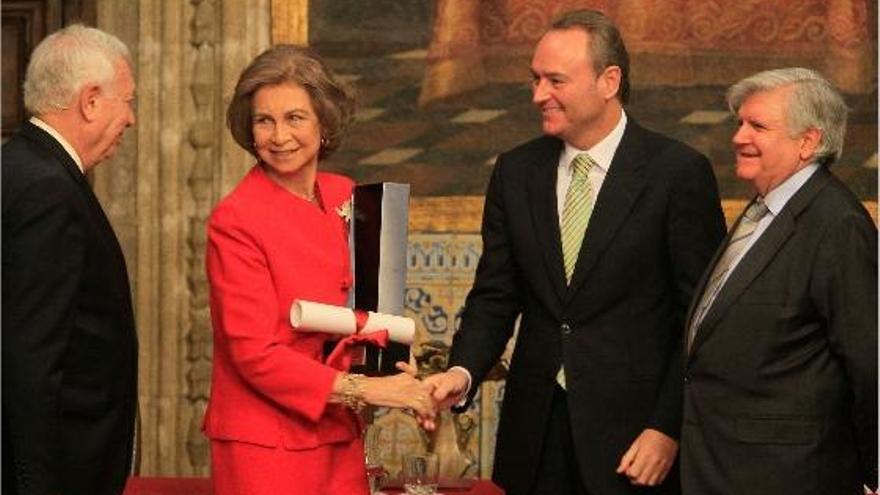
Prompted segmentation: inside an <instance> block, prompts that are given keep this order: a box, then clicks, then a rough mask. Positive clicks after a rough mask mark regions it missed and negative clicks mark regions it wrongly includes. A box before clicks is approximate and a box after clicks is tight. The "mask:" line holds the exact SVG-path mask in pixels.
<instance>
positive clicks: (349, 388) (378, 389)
mask: <svg viewBox="0 0 880 495" xmlns="http://www.w3.org/2000/svg"><path fill="white" fill-rule="evenodd" d="M395 366H396V367H397V369H399V370H400V371H402V373H398V374H396V375H392V376H384V377H365V376H361V375H351V374H343V373H340V375H339V377H338V378H337V380H336V383H334V387H333V392H334V396H335V398H336V400H334V396H331V402H341V403H344V404H346V405H348V406H349V407H352V406H355V407H357V406H360V405H365V404H370V405H374V406H381V407H395V408H401V409H411V410H412V411H413V412H414V413H415V416H416V420H417V421H418V422H419V425H421V426H422V428H424V429H426V430H428V431H433V430H434V429H435V428H436V426H437V425H436V422H435V418H436V416H437V413H438V412H439V411H442V410H444V409H449V408H450V407H452V406H453V405H455V404H458V403H459V402H461V401H462V399H464V395H465V394H466V393H467V391H468V390H469V387H470V376H468V374H467V372H465V371H463V370H462V369H460V368H452V369H450V370H448V371H445V372H443V373H437V374H435V375H431V376H428V377H425V378H423V379H419V378H417V377H416V374H417V370H416V367H415V366H413V365H411V364H408V363H405V362H402V361H401V362H398V363H396V365H395Z"/></svg>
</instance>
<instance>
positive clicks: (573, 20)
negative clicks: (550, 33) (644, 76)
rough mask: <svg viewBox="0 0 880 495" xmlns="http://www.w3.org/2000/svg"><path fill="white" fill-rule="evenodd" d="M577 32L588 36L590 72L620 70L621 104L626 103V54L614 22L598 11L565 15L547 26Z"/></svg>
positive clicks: (619, 95) (627, 61) (627, 55)
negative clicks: (611, 67)
mask: <svg viewBox="0 0 880 495" xmlns="http://www.w3.org/2000/svg"><path fill="white" fill-rule="evenodd" d="M562 29H580V30H582V31H584V32H586V33H587V34H589V35H590V45H589V46H590V56H591V57H592V59H593V70H594V71H595V72H596V75H599V74H601V73H602V71H604V70H605V69H607V68H608V67H610V66H612V65H616V66H618V67H620V90H619V91H618V93H617V96H618V98H620V102H621V103H626V102H627V101H629V54H628V53H627V51H626V45H624V43H623V38H622V37H621V36H620V31H618V30H617V26H615V25H614V22H613V21H612V20H611V19H609V18H608V16H606V15H605V14H603V13H601V12H599V11H598V10H587V9H584V10H573V11H570V12H565V13H563V14H562V15H561V16H559V18H557V19H556V20H555V21H553V24H552V25H551V26H550V30H562Z"/></svg>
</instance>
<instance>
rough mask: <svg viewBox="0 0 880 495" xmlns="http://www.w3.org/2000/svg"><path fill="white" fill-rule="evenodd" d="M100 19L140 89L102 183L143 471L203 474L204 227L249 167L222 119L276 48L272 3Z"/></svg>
mask: <svg viewBox="0 0 880 495" xmlns="http://www.w3.org/2000/svg"><path fill="white" fill-rule="evenodd" d="M97 11H98V27H100V28H102V29H104V30H107V31H109V32H112V33H114V34H116V35H118V36H119V37H120V38H121V39H122V40H123V41H124V42H126V43H127V44H128V45H129V47H130V48H131V50H132V55H133V57H134V64H135V73H136V81H137V95H138V98H137V100H138V102H137V110H136V117H137V121H138V122H137V124H136V127H135V128H134V129H133V130H130V131H129V135H128V136H126V140H125V143H124V145H123V146H122V148H121V149H120V152H119V153H118V155H117V157H116V158H115V159H114V160H113V161H112V162H110V163H107V164H103V165H102V166H100V167H98V168H97V169H96V171H95V177H94V184H95V190H96V192H97V193H98V195H99V197H100V198H101V202H102V204H104V206H105V209H106V210H107V212H108V215H109V216H110V219H111V222H112V223H113V226H114V229H115V230H116V232H117V234H118V235H119V238H120V241H121V243H122V245H123V251H124V252H125V255H126V260H127V262H128V270H129V276H130V277H131V280H132V290H133V292H134V293H133V299H134V304H135V314H136V320H137V326H138V335H139V340H140V370H139V371H140V373H139V399H140V414H141V437H140V447H141V452H140V457H141V463H140V472H141V473H142V474H143V475H153V476H155V475H163V476H186V475H206V474H207V473H208V455H207V442H206V441H205V439H204V437H203V436H202V435H201V432H200V426H201V420H202V415H203V412H204V405H205V402H206V399H207V395H208V387H209V382H210V359H211V326H210V320H209V314H208V307H207V306H208V301H207V283H206V280H205V275H204V245H205V241H204V239H205V220H206V219H207V216H208V214H209V213H210V210H211V208H212V206H213V205H214V204H215V203H216V201H217V200H218V199H219V198H220V196H221V195H222V194H224V193H225V192H227V191H228V190H229V188H230V187H231V185H232V184H234V183H235V182H237V181H238V180H239V179H240V178H241V177H242V175H243V174H244V171H245V170H246V169H247V168H248V167H249V166H250V164H251V163H252V161H251V160H250V159H249V158H248V156H247V154H246V153H245V152H243V151H241V150H239V149H238V147H237V146H236V145H235V144H234V143H233V141H232V139H231V138H230V137H229V136H228V131H227V130H226V126H225V120H224V113H225V108H226V103H227V102H228V100H229V95H231V92H232V87H233V85H234V83H235V81H236V80H237V77H238V74H239V72H240V71H241V69H242V68H243V67H244V66H245V65H246V64H247V63H248V62H249V61H250V60H251V59H252V58H253V56H255V55H256V54H257V53H259V52H260V51H262V50H263V49H265V48H266V47H267V46H268V45H269V29H270V25H271V23H270V12H269V0H256V1H254V0H170V1H169V0H138V1H137V2H130V3H129V2H117V1H114V0H101V1H99V2H98V7H97Z"/></svg>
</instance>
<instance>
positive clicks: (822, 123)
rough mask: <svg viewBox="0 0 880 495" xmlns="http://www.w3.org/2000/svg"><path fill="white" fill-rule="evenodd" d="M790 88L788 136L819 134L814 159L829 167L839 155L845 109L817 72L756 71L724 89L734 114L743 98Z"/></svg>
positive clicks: (839, 98) (841, 144)
mask: <svg viewBox="0 0 880 495" xmlns="http://www.w3.org/2000/svg"><path fill="white" fill-rule="evenodd" d="M784 86H790V87H792V88H793V91H792V92H791V96H790V97H789V99H788V105H787V106H786V112H785V113H786V115H785V118H786V123H787V124H788V130H789V133H790V136H791V137H795V136H798V135H800V134H801V133H803V132H804V131H806V130H807V129H818V130H820V131H822V138H821V139H820V141H819V146H818V147H817V148H816V154H815V160H816V161H818V162H819V163H821V164H823V165H831V164H832V163H834V161H835V160H837V159H838V158H840V155H841V153H842V152H843V138H844V136H845V135H846V118H847V114H848V113H849V109H848V108H847V106H846V102H844V100H843V96H842V95H841V94H840V92H839V91H838V90H837V89H836V88H835V87H834V86H832V85H831V83H830V82H828V81H827V80H826V79H825V78H824V77H822V76H821V75H820V74H819V73H818V72H816V71H813V70H810V69H804V68H802V67H790V68H786V69H774V70H768V71H764V72H759V73H757V74H755V75H753V76H750V77H747V78H745V79H743V80H741V81H739V82H738V83H736V84H734V85H733V86H731V87H730V89H729V90H727V104H728V106H729V107H730V110H731V111H732V112H733V113H737V112H738V111H739V108H740V107H741V106H742V104H743V102H745V100H746V98H748V97H749V96H751V95H752V94H754V93H759V92H763V91H770V90H773V89H776V88H780V87H784Z"/></svg>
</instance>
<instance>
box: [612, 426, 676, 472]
mask: <svg viewBox="0 0 880 495" xmlns="http://www.w3.org/2000/svg"><path fill="white" fill-rule="evenodd" d="M677 452H678V442H677V441H675V440H674V439H673V438H671V437H669V436H667V435H666V434H664V433H661V432H659V431H657V430H652V429H650V428H648V429H645V430H644V431H642V433H641V434H640V435H639V436H638V437H637V438H636V439H635V441H634V442H633V443H632V445H631V446H630V447H629V449H628V450H627V451H626V453H625V454H623V457H622V458H621V459H620V465H619V466H617V474H626V476H627V477H628V478H629V481H630V483H632V484H633V485H644V486H656V485H659V484H660V483H663V480H664V479H666V474H667V473H669V468H670V467H672V463H673V462H674V461H675V454H676V453H677Z"/></svg>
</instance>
